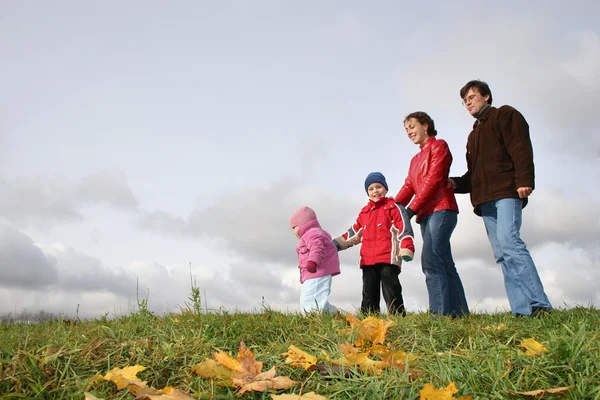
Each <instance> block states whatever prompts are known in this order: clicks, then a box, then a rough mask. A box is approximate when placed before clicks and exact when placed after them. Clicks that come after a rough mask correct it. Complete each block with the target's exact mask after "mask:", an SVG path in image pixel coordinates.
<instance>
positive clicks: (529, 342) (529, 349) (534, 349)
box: [521, 338, 548, 356]
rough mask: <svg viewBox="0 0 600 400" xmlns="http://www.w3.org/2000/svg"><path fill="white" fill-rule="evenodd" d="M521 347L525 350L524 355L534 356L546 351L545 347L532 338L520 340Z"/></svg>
mask: <svg viewBox="0 0 600 400" xmlns="http://www.w3.org/2000/svg"><path fill="white" fill-rule="evenodd" d="M521 347H523V348H524V349H525V355H527V356H536V355H538V354H542V353H543V352H545V351H548V349H547V348H546V347H544V346H543V345H542V344H540V343H538V342H536V341H535V339H534V338H529V339H524V340H521Z"/></svg>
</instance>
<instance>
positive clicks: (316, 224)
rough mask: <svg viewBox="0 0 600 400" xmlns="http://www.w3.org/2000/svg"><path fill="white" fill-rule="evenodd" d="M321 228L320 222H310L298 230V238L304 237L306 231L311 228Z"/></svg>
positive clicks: (314, 220)
mask: <svg viewBox="0 0 600 400" xmlns="http://www.w3.org/2000/svg"><path fill="white" fill-rule="evenodd" d="M320 227H321V224H319V221H317V220H316V219H313V220H312V221H308V222H307V223H305V224H304V225H302V226H301V227H300V228H298V236H300V237H302V236H303V235H304V234H305V233H306V231H307V230H309V229H311V228H320Z"/></svg>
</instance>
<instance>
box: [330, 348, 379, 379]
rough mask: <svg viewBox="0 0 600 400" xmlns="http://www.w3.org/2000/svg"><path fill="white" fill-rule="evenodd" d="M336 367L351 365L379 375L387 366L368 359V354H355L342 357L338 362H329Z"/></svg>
mask: <svg viewBox="0 0 600 400" xmlns="http://www.w3.org/2000/svg"><path fill="white" fill-rule="evenodd" d="M331 362H332V363H333V364H336V365H351V366H357V367H359V368H360V369H361V370H362V371H365V372H370V373H374V374H376V375H381V372H382V370H383V369H384V368H387V367H388V364H387V363H385V362H383V361H375V360H371V359H370V358H369V353H355V354H349V355H347V356H344V357H342V358H341V359H339V360H331Z"/></svg>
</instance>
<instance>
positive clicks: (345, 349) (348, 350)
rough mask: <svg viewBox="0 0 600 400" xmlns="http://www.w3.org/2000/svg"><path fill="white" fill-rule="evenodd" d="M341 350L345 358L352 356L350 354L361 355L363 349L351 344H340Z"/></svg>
mask: <svg viewBox="0 0 600 400" xmlns="http://www.w3.org/2000/svg"><path fill="white" fill-rule="evenodd" d="M340 350H341V351H342V354H343V355H345V356H347V355H350V354H355V353H360V352H361V351H362V349H361V348H359V347H356V346H355V345H353V344H351V343H342V344H340Z"/></svg>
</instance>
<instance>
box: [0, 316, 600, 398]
mask: <svg viewBox="0 0 600 400" xmlns="http://www.w3.org/2000/svg"><path fill="white" fill-rule="evenodd" d="M143 311H144V312H139V313H136V314H132V315H128V316H120V317H116V318H112V319H108V318H106V317H103V318H99V319H95V320H88V321H81V322H77V323H72V322H71V321H66V322H65V321H61V320H56V321H50V322H44V323H39V324H9V325H6V324H5V325H0V394H1V395H2V396H3V397H2V398H36V399H58V398H64V399H83V398H84V394H83V393H84V392H86V391H87V392H90V393H92V394H94V395H95V396H97V397H98V398H101V399H133V398H134V396H133V395H131V394H129V393H128V392H127V390H121V391H117V390H116V387H115V385H114V384H113V383H111V382H104V381H102V382H95V383H90V380H91V378H92V377H94V376H95V375H96V374H97V373H100V374H105V373H106V372H107V371H109V370H111V369H112V368H115V367H121V368H122V367H125V366H133V365H138V364H139V365H143V366H145V367H147V369H146V370H145V371H142V372H140V373H139V374H138V377H139V378H140V379H142V380H144V381H148V384H149V385H151V386H153V387H155V388H163V387H165V386H173V387H175V388H176V389H178V390H180V391H182V392H185V393H187V394H189V395H190V396H191V397H193V398H201V399H230V398H236V396H235V393H234V391H233V390H232V389H228V388H224V387H219V386H217V385H215V382H213V381H211V380H210V379H203V378H200V377H198V376H197V375H196V374H195V373H194V372H193V371H192V367H193V366H194V365H196V364H199V363H201V362H202V361H204V360H205V359H208V358H211V352H213V351H215V349H219V350H224V351H227V352H228V353H229V354H231V355H233V356H234V357H235V356H236V355H237V350H238V347H239V345H240V341H242V340H243V341H244V342H245V344H246V346H248V348H249V349H250V350H252V351H253V352H254V353H255V356H256V359H257V360H258V361H262V362H264V368H263V371H265V370H267V369H269V368H271V367H273V366H275V367H276V368H277V374H278V375H285V376H289V377H290V378H292V379H294V380H298V381H300V382H302V385H303V386H301V385H299V386H297V387H295V388H292V389H290V390H286V391H283V392H280V393H279V394H281V393H298V392H299V390H300V388H301V387H302V391H303V393H306V392H310V391H314V392H316V393H317V394H320V395H322V396H326V397H328V398H330V399H370V398H372V399H418V398H419V390H420V389H422V388H423V386H424V384H426V383H431V384H432V385H433V386H435V387H436V388H442V387H445V386H447V385H448V384H449V383H451V382H455V383H456V386H457V388H458V389H459V393H458V394H457V395H456V396H457V397H459V396H465V395H471V396H473V399H511V398H527V397H524V396H520V395H515V394H514V392H516V391H529V390H535V389H551V388H554V387H563V386H573V388H572V389H570V390H569V391H568V392H566V393H564V394H562V395H546V396H545V397H544V398H545V399H552V398H564V399H600V329H599V328H600V311H599V310H596V309H594V308H580V307H578V308H572V309H568V310H555V311H554V312H553V313H552V314H550V315H546V316H544V317H543V318H541V319H535V318H515V317H513V316H512V315H511V314H509V313H499V314H474V315H471V316H469V317H468V318H464V319H459V320H450V319H446V318H431V317H430V316H429V315H427V314H424V313H422V314H410V313H409V314H408V315H407V316H406V317H405V318H401V317H398V318H392V319H394V321H395V322H396V324H395V325H393V326H392V327H391V328H390V329H389V331H388V334H387V336H386V342H387V343H389V344H391V347H392V348H393V349H394V350H403V351H405V352H407V353H413V354H416V355H419V356H421V358H419V359H417V360H415V361H412V362H411V363H410V364H409V365H408V369H407V370H401V369H395V368H393V369H385V370H384V371H383V374H382V375H381V376H374V375H370V374H367V373H363V372H360V371H354V373H353V374H351V375H350V376H348V377H344V376H342V375H338V376H329V377H327V376H321V375H319V374H312V375H311V374H307V373H305V372H304V371H303V370H302V369H299V368H293V367H290V366H287V365H285V364H284V359H285V358H284V357H282V356H281V353H284V352H286V351H287V350H288V347H289V346H290V345H292V344H293V345H295V346H297V347H299V348H301V349H303V350H305V351H306V352H308V353H310V354H312V355H316V356H319V355H320V354H321V351H322V350H325V351H326V352H327V353H328V354H329V355H331V357H332V358H339V357H341V352H340V349H339V345H340V344H342V343H344V342H351V341H352V340H353V339H354V338H353V337H352V336H351V334H348V333H344V332H342V330H343V329H344V328H347V326H348V324H347V323H346V322H345V321H344V320H342V319H340V318H336V317H330V316H323V315H309V316H307V317H303V316H301V315H298V314H283V313H279V312H276V311H272V310H269V309H268V308H266V309H265V310H263V311H262V312H256V313H237V312H227V311H219V312H214V313H199V312H194V310H193V308H189V309H188V310H187V311H184V312H183V313H182V314H176V315H175V314H171V315H167V316H160V317H159V316H156V315H153V314H152V313H150V312H148V311H147V310H143ZM501 324H504V326H503V327H501V328H499V329H490V328H489V327H498V326H500V325H501ZM530 337H533V338H534V339H535V340H537V341H538V342H540V343H542V344H543V345H544V346H545V347H546V348H547V349H548V351H547V352H546V353H544V354H542V355H539V356H534V357H529V356H525V355H523V353H522V351H521V349H520V342H521V340H522V339H526V338H530ZM552 396H555V397H552ZM240 398H242V399H271V397H270V394H268V393H265V394H263V393H249V394H244V395H242V396H241V397H240ZM529 398H535V397H529Z"/></svg>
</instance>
